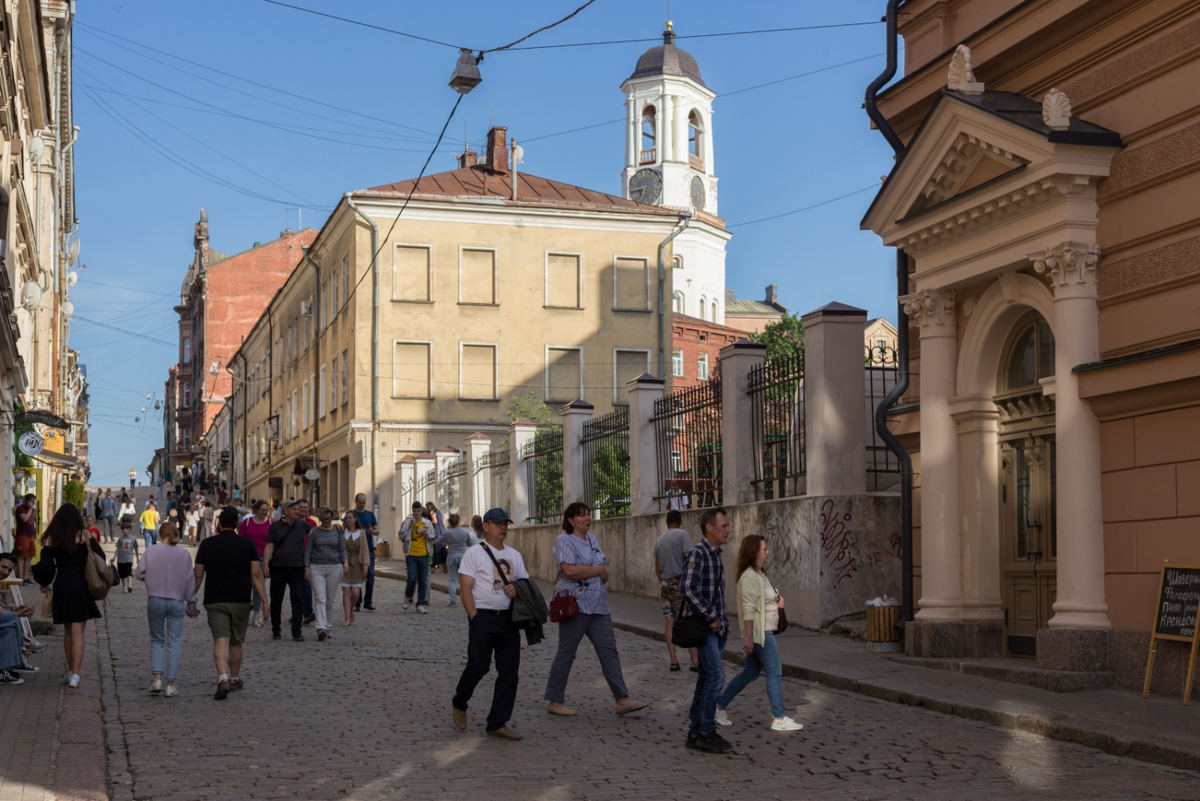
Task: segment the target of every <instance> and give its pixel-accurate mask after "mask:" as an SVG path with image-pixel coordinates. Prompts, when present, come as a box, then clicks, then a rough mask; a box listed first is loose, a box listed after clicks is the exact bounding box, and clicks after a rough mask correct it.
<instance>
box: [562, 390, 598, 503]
mask: <svg viewBox="0 0 1200 801" xmlns="http://www.w3.org/2000/svg"><path fill="white" fill-rule="evenodd" d="M594 411H595V407H594V406H592V404H590V403H588V402H587V401H585V400H579V399H576V400H573V401H571V402H570V403H568V404H567V405H566V406H563V407H562V409H561V412H562V418H563V508H564V509H565V508H566V507H567V505H568V504H571V503H574V502H575V501H582V500H583V499H584V498H585V497H586V495H587V489H588V488H587V487H586V486H585V484H586V481H585V476H584V463H583V462H584V459H583V429H584V426H586V425H587V424H588V423H589V422H591V420H592V412H594Z"/></svg>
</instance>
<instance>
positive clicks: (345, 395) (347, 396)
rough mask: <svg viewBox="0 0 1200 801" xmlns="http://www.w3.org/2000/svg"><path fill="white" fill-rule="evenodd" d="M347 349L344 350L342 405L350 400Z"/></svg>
mask: <svg viewBox="0 0 1200 801" xmlns="http://www.w3.org/2000/svg"><path fill="white" fill-rule="evenodd" d="M346 356H347V351H342V405H343V406H345V405H346V403H347V402H348V401H349V400H350V376H349V374H348V373H347V372H346V371H347V369H348V368H347V362H348V361H349V360H348V359H347V358H346Z"/></svg>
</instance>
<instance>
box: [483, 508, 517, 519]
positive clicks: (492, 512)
mask: <svg viewBox="0 0 1200 801" xmlns="http://www.w3.org/2000/svg"><path fill="white" fill-rule="evenodd" d="M483 522H485V523H511V522H512V518H510V517H509V516H508V512H506V511H504V510H503V509H501V508H500V507H499V506H497V507H496V508H495V509H488V510H487V514H485V515H484V516H483Z"/></svg>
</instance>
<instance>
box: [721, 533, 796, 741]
mask: <svg viewBox="0 0 1200 801" xmlns="http://www.w3.org/2000/svg"><path fill="white" fill-rule="evenodd" d="M769 554H770V551H768V550H767V540H766V539H765V538H764V537H762V536H760V535H758V534H751V535H749V536H748V537H746V538H745V539H743V540H742V545H741V547H740V548H739V549H738V558H737V588H738V623H739V624H740V626H741V630H742V636H743V641H742V650H743V651H745V653H746V666H745V667H743V668H742V672H741V673H739V674H737V675H736V676H734V677H733V681H731V682H729V686H727V687H726V688H725V692H723V693H721V694H720V695H718V696H717V715H716V720H717V723H719V724H721V725H722V726H729V725H732V723H733V721H731V720H730V719H729V715H727V714H726V713H725V708H726V707H728V706H729V703H730V702H731V701H732V700H733V699H734V698H735V697H736V696H737V694H738V693H740V692H741V691H742V690H744V689H745V688H746V685H748V684H750V682H752V681H754V680H755V679H757V678H758V674H759V673H766V674H767V698H768V699H769V700H770V702H771V731H799V730H800V729H803V728H804V726H803V725H802V724H800V723H797V722H796V721H794V720H792V719H791V718H789V717H788V716H787V707H785V706H784V705H783V671H782V670H781V667H780V662H779V649H778V648H777V647H776V645H775V631H776V629H778V628H779V610H780V609H783V598H782V597H781V596H780V595H779V592H778V591H777V590H776V589H775V587H774V586H772V585H771V580H770V579H769V578H767V574H766V572H764V570H763V566H764V565H766V563H767V556H768V555H769Z"/></svg>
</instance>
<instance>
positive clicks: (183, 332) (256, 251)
mask: <svg viewBox="0 0 1200 801" xmlns="http://www.w3.org/2000/svg"><path fill="white" fill-rule="evenodd" d="M316 235H317V232H316V231H314V230H313V229H311V228H307V229H304V230H302V231H292V230H291V229H288V230H286V231H284V232H282V233H281V234H280V235H279V238H278V239H275V240H273V241H271V242H267V243H265V244H262V243H258V242H255V243H254V246H253V247H251V248H250V249H249V250H246V251H244V252H242V253H238V254H235V255H232V256H226V255H225V254H223V253H220V252H219V251H216V250H214V249H212V248H210V247H209V244H208V242H209V234H208V212H206V211H204V210H203V209H201V210H200V219H199V221H197V223H196V228H195V236H194V238H193V249H194V251H193V255H192V262H191V264H190V265H189V266H188V270H187V274H186V275H185V277H184V279H183V286H182V289H181V290H180V303H179V305H178V306H176V307H175V311H176V313H177V314H178V315H179V362H178V363H177V364H176V365H175V367H174V368H172V370H173V372H174V376H173V380H174V382H175V385H174V386H173V387H170V388H168V392H167V399H168V404H167V405H168V412H169V413H168V415H167V420H168V424H167V425H168V431H167V448H168V459H167V464H166V468H167V470H168V471H169V472H170V474H171V475H172V478H173V479H174V480H176V481H177V480H178V477H177V476H176V475H175V473H177V472H178V471H180V469H181V468H184V467H187V468H189V469H192V472H197V471H198V470H204V471H207V472H208V473H210V474H212V475H213V476H214V477H215V476H216V470H215V468H216V465H213V464H209V465H203V464H200V465H197V464H196V463H195V462H196V460H195V457H196V456H197V455H198V454H201V453H204V452H205V449H204V447H203V439H204V434H205V432H206V431H208V429H209V426H210V425H211V424H212V421H213V418H214V417H215V416H216V414H217V412H218V411H220V409H221V406H222V404H224V403H225V399H226V398H228V397H229V396H230V394H231V393H232V383H231V379H230V373H229V359H230V357H231V356H232V355H233V353H234V351H236V350H237V349H238V348H239V347H240V346H241V344H242V340H243V338H244V337H245V336H246V332H248V331H249V330H250V327H251V326H253V325H254V324H255V322H257V320H258V318H259V317H260V316H261V315H262V313H263V309H264V308H266V304H267V301H268V300H269V299H270V297H271V295H272V294H274V293H275V291H276V290H277V289H279V287H280V286H282V285H283V282H284V281H285V280H286V279H287V277H288V276H289V275H291V273H292V271H293V269H294V268H295V267H296V265H297V264H299V262H300V258H301V256H302V255H303V250H304V248H305V247H307V246H308V245H310V244H311V243H312V241H313V239H314V238H315V237H316Z"/></svg>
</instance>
